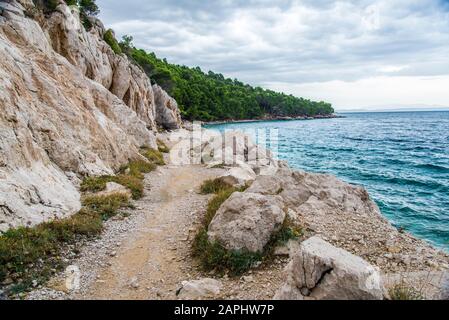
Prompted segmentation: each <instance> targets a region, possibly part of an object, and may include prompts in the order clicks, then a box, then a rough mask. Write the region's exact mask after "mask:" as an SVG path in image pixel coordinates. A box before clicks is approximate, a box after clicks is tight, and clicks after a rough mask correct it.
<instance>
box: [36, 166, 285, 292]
mask: <svg viewBox="0 0 449 320" xmlns="http://www.w3.org/2000/svg"><path fill="white" fill-rule="evenodd" d="M221 170H222V169H207V168H205V167H202V166H183V167H171V166H164V167H159V168H158V169H157V170H156V171H154V172H152V173H150V174H148V175H147V176H146V177H145V196H144V197H143V198H142V199H140V200H138V201H136V202H134V205H135V206H136V209H135V210H132V211H130V212H129V214H130V216H129V217H126V218H123V217H122V218H120V217H118V218H117V219H113V220H111V221H108V222H107V223H106V224H105V231H104V233H103V235H102V237H101V238H100V239H98V240H96V241H93V242H88V243H87V244H85V245H84V246H83V248H82V250H81V252H80V253H79V256H78V257H77V258H76V259H75V260H74V261H72V262H71V264H72V265H74V266H76V267H77V268H79V270H80V288H79V290H76V291H75V292H72V293H69V292H64V289H65V280H66V276H65V275H64V274H61V275H59V276H58V277H55V278H54V279H52V280H51V281H50V282H49V284H48V285H47V287H45V288H40V289H39V290H36V291H34V292H32V293H31V294H30V295H29V297H28V298H29V299H77V300H90V299H95V300H97V299H100V300H104V299H106V300H117V299H120V300H158V299H160V300H166V299H169V300H173V299H177V296H176V291H177V290H178V289H179V288H180V285H181V283H182V282H183V281H186V280H197V279H201V278H205V277H208V278H216V279H218V280H220V281H221V282H222V284H223V287H222V290H221V293H220V294H219V295H218V296H216V297H214V298H218V299H258V300H264V299H271V298H272V297H273V295H274V293H275V291H276V290H277V288H279V286H280V284H281V282H282V270H283V268H284V267H285V265H286V263H287V259H286V258H278V259H276V260H275V261H273V263H272V264H271V265H270V266H269V267H266V268H263V267H261V268H259V269H256V270H252V271H249V272H248V273H247V274H246V275H245V277H237V278H235V277H234V278H233V277H227V276H226V275H225V276H224V277H223V276H218V275H216V274H214V273H208V274H206V273H204V272H202V271H201V269H200V267H199V265H198V261H195V260H194V259H193V258H192V257H191V251H190V250H191V245H192V240H193V238H194V236H195V233H196V230H197V229H198V226H199V224H200V222H201V219H202V217H203V215H204V212H205V210H206V207H207V202H208V200H209V199H210V196H205V195H201V194H199V193H198V191H199V187H200V185H201V184H202V182H203V181H204V180H206V179H210V178H214V177H216V176H218V175H219V174H220V173H221V172H222V171H221Z"/></svg>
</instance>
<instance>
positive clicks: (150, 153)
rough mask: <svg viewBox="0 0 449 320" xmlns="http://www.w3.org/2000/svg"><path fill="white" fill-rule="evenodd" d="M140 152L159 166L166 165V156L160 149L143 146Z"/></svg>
mask: <svg viewBox="0 0 449 320" xmlns="http://www.w3.org/2000/svg"><path fill="white" fill-rule="evenodd" d="M140 153H141V154H142V155H143V156H144V157H145V158H147V159H148V160H149V161H150V162H152V163H154V164H157V165H158V166H163V165H165V161H164V156H163V155H162V152H160V151H159V150H154V149H151V148H142V149H141V150H140Z"/></svg>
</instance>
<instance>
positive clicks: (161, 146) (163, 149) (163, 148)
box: [157, 139, 170, 153]
mask: <svg viewBox="0 0 449 320" xmlns="http://www.w3.org/2000/svg"><path fill="white" fill-rule="evenodd" d="M157 149H158V150H159V152H162V153H169V152H170V149H169V148H168V147H167V145H166V144H165V143H164V142H163V141H162V140H160V139H157Z"/></svg>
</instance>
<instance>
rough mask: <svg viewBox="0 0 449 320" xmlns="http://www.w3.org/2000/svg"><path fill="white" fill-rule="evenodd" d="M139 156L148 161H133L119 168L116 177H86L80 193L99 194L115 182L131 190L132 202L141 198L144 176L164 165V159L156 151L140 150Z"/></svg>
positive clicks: (149, 149)
mask: <svg viewBox="0 0 449 320" xmlns="http://www.w3.org/2000/svg"><path fill="white" fill-rule="evenodd" d="M141 154H142V155H143V156H145V157H146V158H147V159H148V160H149V161H145V160H135V161H131V162H130V163H129V164H127V165H125V166H123V167H121V168H120V170H119V172H118V174H117V175H116V176H109V175H107V176H100V177H87V178H86V179H84V180H83V182H82V183H81V191H82V192H100V191H103V190H105V189H106V184H107V183H108V182H115V183H118V184H121V185H122V186H124V187H126V188H128V189H129V190H131V193H132V198H133V199H134V200H137V199H140V198H141V197H142V196H143V179H144V174H145V173H149V172H151V171H153V170H155V169H156V167H157V166H158V165H164V164H165V162H164V157H163V155H162V153H161V152H160V151H158V150H154V149H151V148H142V149H141Z"/></svg>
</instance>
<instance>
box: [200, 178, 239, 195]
mask: <svg viewBox="0 0 449 320" xmlns="http://www.w3.org/2000/svg"><path fill="white" fill-rule="evenodd" d="M229 188H232V186H231V185H229V184H228V183H226V182H224V181H223V179H220V178H217V179H213V180H206V181H204V183H203V184H202V185H201V191H200V192H201V194H211V193H218V192H220V191H222V190H225V189H229Z"/></svg>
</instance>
